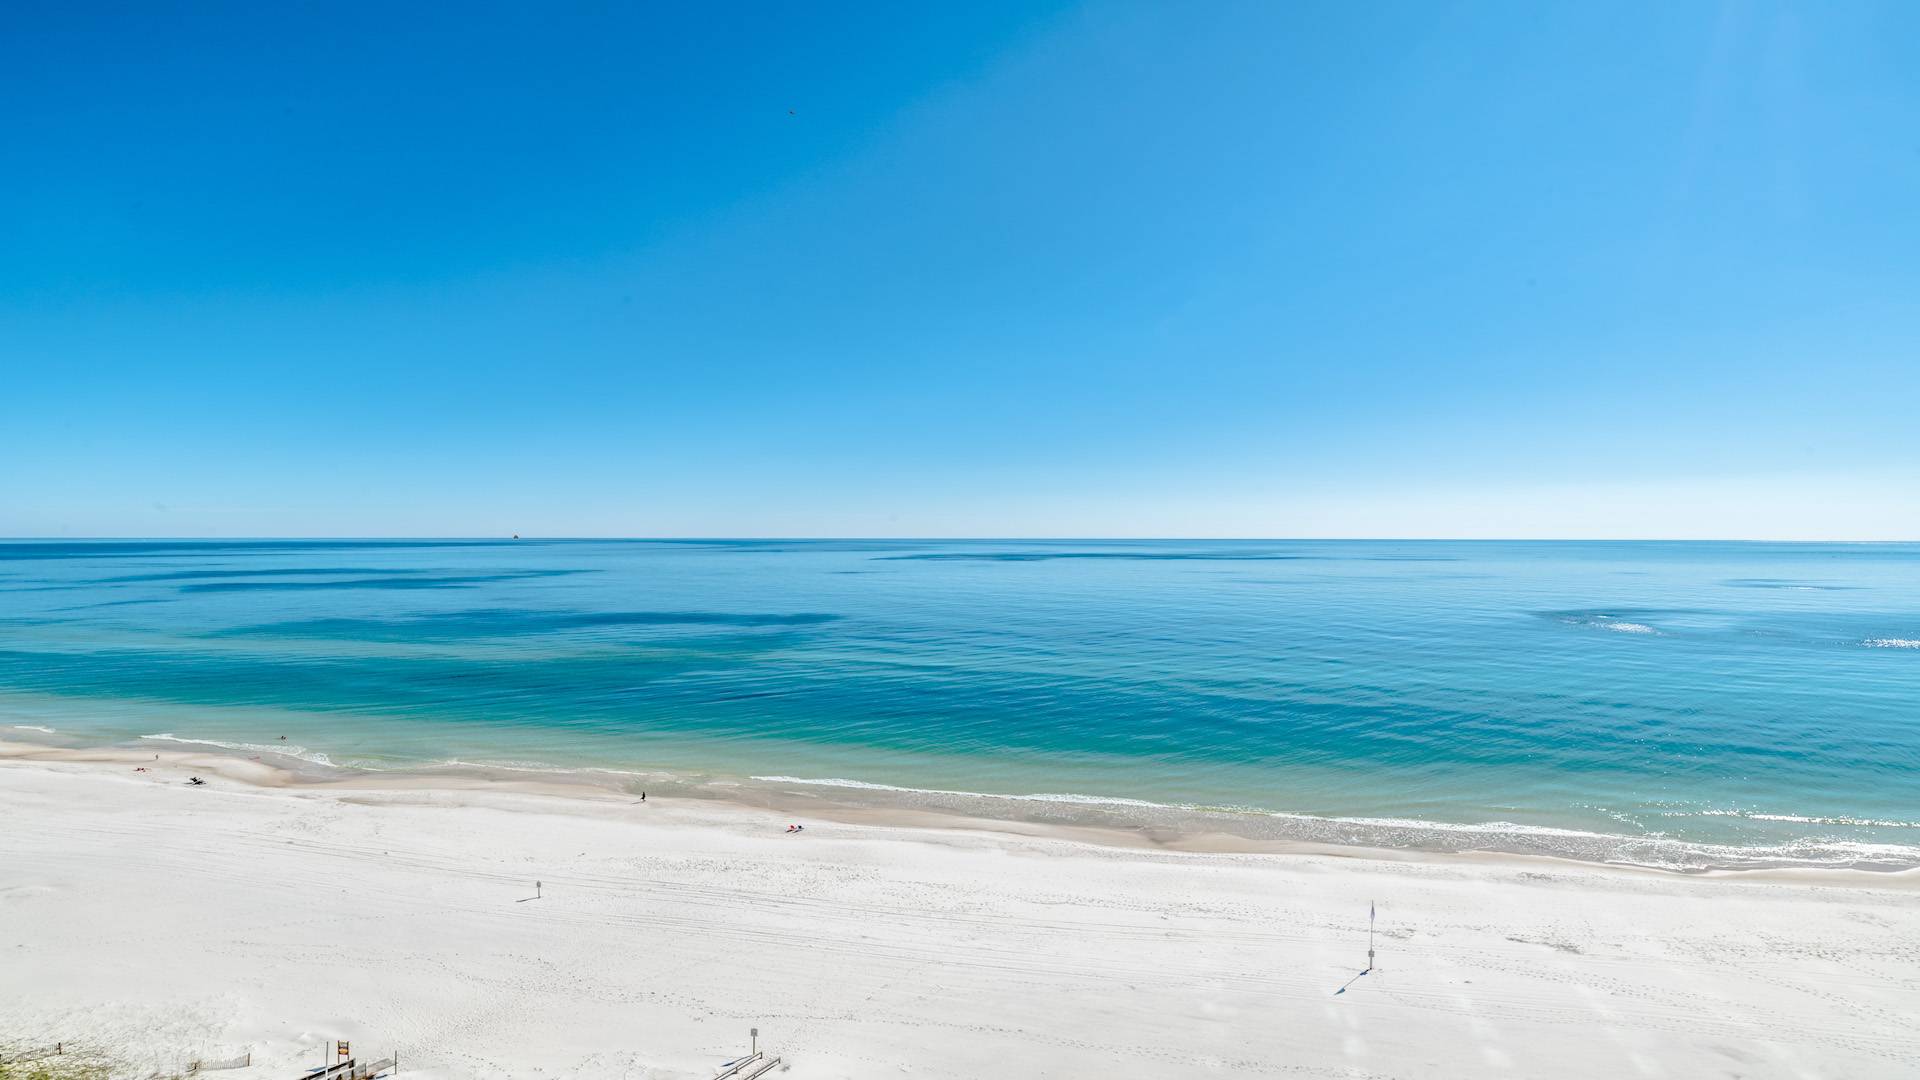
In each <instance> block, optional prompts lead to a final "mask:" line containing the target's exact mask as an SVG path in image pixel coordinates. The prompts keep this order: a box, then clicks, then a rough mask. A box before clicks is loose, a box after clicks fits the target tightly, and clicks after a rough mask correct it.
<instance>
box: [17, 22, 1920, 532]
mask: <svg viewBox="0 0 1920 1080" xmlns="http://www.w3.org/2000/svg"><path fill="white" fill-rule="evenodd" d="M541 7H543V6H539V5H505V4H502V5H486V4H474V5H457V6H455V5H433V6H427V5H421V6H420V8H419V9H417V10H411V11H409V10H406V9H405V8H404V7H403V6H402V7H396V6H393V5H372V4H367V5H350V4H349V5H331V4H329V5H307V6H297V7H296V6H294V5H259V4H245V5H242V4H235V5H232V6H229V7H221V6H219V5H209V4H203V5H195V6H193V7H192V8H191V9H175V10H168V9H167V8H166V7H165V6H164V5H144V6H137V7H136V6H128V7H126V8H124V9H123V8H118V7H114V6H109V5H85V4H74V5H61V4H44V5H36V4H19V5H10V7H9V15H8V28H7V32H6V33H4V34H0V100H5V101H6V102H7V103H8V104H7V106H6V108H5V109H3V110H0V155H3V156H4V160H3V161H0V252H4V255H5V258H4V259H0V375H3V376H4V378H3V379H0V534H4V535H40V536H52V535H218V536H233V535H448V534H455V535H494V534H502V533H510V532H518V533H523V534H527V535H633V536H653V535H940V536H967V535H995V536H1012V535H1035V536H1039V535H1052V536H1062V535H1068V536H1088V535H1115V536H1594V537H1606V536H1654V537H1693V536H1712V537H1752V538H1768V537H1840V538H1865V539H1884V538H1908V539H1912V538H1920V422H1916V416H1920V125H1916V123H1915V120H1914V117H1915V116H1916V115H1920V7H1915V6H1913V5H1905V4H1884V5H1880V4H1868V3H1842V4H1811V3H1809V4H1778V3H1732V4H1721V5H1714V4H1707V3H1699V4H1647V5H1635V4H1617V5H1589V4H1546V5H1532V4H1519V3H1486V4H1454V5H1447V4H1436V3H1417V4H1405V5H1395V4H1370V5H1357V4H1306V3H1301V4H1273V3H1252V4H1243V5H1236V4H1230V3H1218V4H1161V5H1152V4H1139V5H1135V4H1097V5H1047V4H1040V3H1020V4H994V3H973V4H967V5H945V6H944V7H943V8H940V9H935V8H934V7H933V6H931V5H902V4H874V5H870V6H861V5H839V6H829V5H798V4H779V5H671V6H667V5H662V6H660V7H658V8H656V9H645V8H640V7H637V6H634V7H628V6H624V5H594V6H591V7H589V6H579V7H574V8H570V9H565V10H561V9H560V8H559V7H558V6H555V9H554V10H540V8H541Z"/></svg>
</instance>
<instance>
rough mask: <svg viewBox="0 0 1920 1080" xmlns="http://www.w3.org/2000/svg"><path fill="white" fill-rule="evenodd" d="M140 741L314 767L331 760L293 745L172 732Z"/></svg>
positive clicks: (146, 737)
mask: <svg viewBox="0 0 1920 1080" xmlns="http://www.w3.org/2000/svg"><path fill="white" fill-rule="evenodd" d="M140 737H141V738H142V739H148V740H151V741H153V742H171V743H185V744H188V745H192V746H217V747H219V748H220V749H222V750H244V751H246V752H247V753H250V754H280V755H282V756H283V757H290V758H298V759H299V760H301V761H307V762H311V763H313V764H315V765H326V766H332V765H333V759H332V758H329V757H328V756H327V755H325V754H323V753H321V752H319V751H318V750H309V749H307V748H306V747H304V746H295V745H294V744H293V743H244V742H226V741H224V740H221V739H187V738H182V737H181V736H179V735H175V734H173V733H172V732H166V731H163V732H161V733H160V734H158V735H142V736H140Z"/></svg>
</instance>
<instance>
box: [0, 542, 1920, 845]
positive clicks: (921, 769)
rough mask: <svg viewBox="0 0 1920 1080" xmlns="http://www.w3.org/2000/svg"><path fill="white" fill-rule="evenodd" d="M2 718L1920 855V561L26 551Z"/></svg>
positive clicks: (1815, 549) (556, 548)
mask: <svg viewBox="0 0 1920 1080" xmlns="http://www.w3.org/2000/svg"><path fill="white" fill-rule="evenodd" d="M0 724H4V725H27V726H32V727H43V728H53V729H56V731H57V734H58V735H59V737H62V738H72V739H80V740H89V741H116V742H117V741H137V740H141V739H142V738H143V737H147V738H151V737H153V736H160V735H167V736H171V737H172V738H175V739H188V740H209V741H213V742H217V743H230V744H233V745H236V746H247V745H266V744H267V743H269V742H271V743H275V744H277V743H278V739H277V736H279V735H282V734H284V735H286V736H288V741H289V743H290V744H291V745H292V746H293V747H294V748H295V750H296V751H298V752H300V753H302V754H303V755H305V756H307V757H310V758H321V757H324V759H325V760H329V761H331V762H333V763H335V764H339V765H348V766H364V767H395V766H407V765H420V764H425V763H432V762H446V761H462V762H480V763H502V764H511V765H516V766H519V767H532V768H544V767H562V768H564V767H579V766H601V767H609V768H617V769H628V768H631V769H664V770H670V771H681V772H687V773H694V774H700V775H706V776H726V777H738V778H743V779H744V778H752V777H762V778H776V779H773V780H763V781H761V782H764V783H776V784H780V785H785V786H788V787H794V786H805V785H796V783H795V782H796V781H807V782H809V784H810V785H819V784H820V783H821V782H830V783H828V784H826V785H825V786H824V787H822V790H831V791H836V792H841V793H852V792H859V791H861V790H874V789H862V788H860V787H859V786H858V785H876V786H890V787H897V788H907V789H915V790H920V789H926V790H933V791H942V792H981V793H997V794H1002V795H1022V796H1025V795H1047V796H1079V797H1096V798H1104V799H1117V800H1138V801H1140V802H1142V803H1148V804H1156V805H1160V804H1164V805H1168V806H1198V807H1232V808H1240V810H1242V811H1243V812H1254V816H1263V817H1264V820H1267V821H1269V822H1274V823H1279V824H1277V825H1275V826H1274V827H1275V828H1283V827H1292V826H1291V825H1288V823H1293V825H1299V826H1300V827H1301V828H1302V829H1305V830H1306V833H1304V834H1309V835H1322V836H1324V835H1327V834H1326V833H1325V832H1324V828H1325V826H1324V825H1316V826H1314V827H1315V828H1321V829H1322V830H1323V831H1322V832H1320V833H1314V832H1312V829H1311V828H1308V827H1307V825H1305V824H1302V823H1314V822H1324V820H1325V819H1364V820H1365V821H1366V822H1371V823H1375V824H1377V825H1378V827H1379V828H1380V829H1387V830H1388V831H1386V832H1378V831H1376V832H1371V833H1368V834H1367V835H1366V836H1364V837H1361V838H1363V839H1367V840H1369V841H1376V840H1377V841H1382V842H1407V843H1418V844H1425V843H1431V842H1432V840H1433V837H1435V836H1436V835H1447V836H1455V837H1458V836H1471V837H1473V838H1474V839H1473V844H1474V845H1476V846H1477V845H1480V844H1484V845H1486V846H1493V847H1501V846H1512V845H1511V844H1508V843H1505V842H1504V840H1511V839H1512V838H1514V837H1522V836H1524V837H1529V838H1531V839H1529V841H1528V843H1529V844H1532V845H1534V846H1536V847H1545V848H1548V849H1551V848H1552V847H1553V845H1555V844H1565V845H1568V847H1569V850H1570V852H1571V853H1575V854H1583V855H1584V854H1594V853H1595V852H1596V851H1597V852H1598V853H1599V855H1600V856H1601V857H1605V856H1606V855H1607V854H1608V849H1605V847H1604V845H1602V847H1601V848H1595V846H1594V845H1595V843H1596V841H1595V840H1594V837H1595V836H1600V837H1612V838H1628V839H1639V840H1645V839H1647V838H1659V839H1661V840H1662V841H1663V843H1665V844H1666V845H1667V847H1666V848H1664V849H1663V850H1668V851H1676V850H1681V849H1683V848H1687V846H1688V845H1694V846H1697V850H1698V852H1702V853H1708V854H1699V855H1696V856H1687V857H1675V858H1673V859H1671V860H1670V861H1675V862H1680V863H1687V862H1688V861H1689V859H1691V860H1692V862H1693V864H1697V865H1705V864H1718V863H1734V864H1738V863H1743V862H1748V861H1765V862H1805V863H1818V864H1872V865H1916V864H1920V545H1884V544H1876V545H1847V544H1707V543H1453V542H1430V543H1396V542H1305V541H1272V542H1207V543H1200V542H1105V541H1049V542H1039V543H1036V542H1027V541H1019V542H1015V541H968V542H886V541H518V542H500V541H437V542H420V541H253V542H233V541H209V542H190V541H155V542H147V541H101V542H53V541H44V542H34V541H14V542H6V543H0ZM781 778H784V779H781ZM910 794H911V792H908V793H895V795H896V796H903V795H910ZM959 797H960V796H942V798H945V799H947V800H948V801H951V800H952V799H955V798H959ZM1041 801H1051V802H1053V803H1055V804H1058V805H1069V806H1070V805H1076V803H1075V802H1074V800H1072V799H1065V800H1063V799H1059V798H1055V799H1052V800H1041ZM987 805H988V806H989V807H991V806H997V805H1002V804H999V803H993V804H987ZM1087 805H1097V804H1091V803H1089V804H1087ZM1110 805H1112V806H1121V807H1130V809H1128V810H1127V812H1128V813H1131V814H1135V815H1138V816H1145V817H1150V816H1151V815H1152V813H1153V812H1154V811H1153V807H1151V806H1144V807H1143V806H1133V805H1132V804H1130V803H1124V802H1120V803H1113V804H1110ZM1266 812H1278V813H1279V814H1281V815H1286V816H1279V817H1274V816H1271V815H1270V814H1267V813H1266ZM1389 826H1390V827H1391V828H1389ZM1395 829H1397V830H1399V831H1397V832H1395V831H1393V830H1395ZM1339 835H1346V834H1339ZM1676 845H1678V846H1676ZM1689 850H1691V849H1689ZM1654 861H1659V860H1654Z"/></svg>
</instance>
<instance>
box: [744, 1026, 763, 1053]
mask: <svg viewBox="0 0 1920 1080" xmlns="http://www.w3.org/2000/svg"><path fill="white" fill-rule="evenodd" d="M747 1034H748V1035H749V1036H751V1037H752V1038H753V1053H755V1054H758V1053H759V1052H760V1029H759V1028H748V1029H747Z"/></svg>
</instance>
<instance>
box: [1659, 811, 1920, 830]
mask: <svg viewBox="0 0 1920 1080" xmlns="http://www.w3.org/2000/svg"><path fill="white" fill-rule="evenodd" d="M1694 815H1698V816H1700V817H1737V818H1746V819H1747V820H1749V821H1791V822H1793V823H1794V824H1796V825H1863V826H1869V827H1872V828H1876V829H1920V821H1889V820H1886V819H1883V818H1856V817H1808V816H1807V815H1805V814H1762V813H1758V812H1756V811H1752V810H1670V811H1668V812H1667V814H1666V816H1667V817H1691V816H1694Z"/></svg>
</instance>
